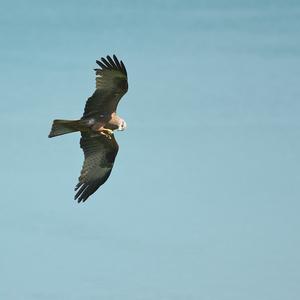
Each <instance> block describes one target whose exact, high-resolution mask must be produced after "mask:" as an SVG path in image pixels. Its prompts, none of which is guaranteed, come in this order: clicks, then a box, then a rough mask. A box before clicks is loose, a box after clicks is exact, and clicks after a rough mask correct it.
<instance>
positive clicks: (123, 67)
mask: <svg viewBox="0 0 300 300" xmlns="http://www.w3.org/2000/svg"><path fill="white" fill-rule="evenodd" d="M120 63H121V68H122V70H123V72H124V73H125V75H126V76H127V71H126V68H125V65H124V64H123V62H122V61H120Z"/></svg>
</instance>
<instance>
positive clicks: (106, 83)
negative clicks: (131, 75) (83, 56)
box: [82, 55, 128, 118]
mask: <svg viewBox="0 0 300 300" xmlns="http://www.w3.org/2000/svg"><path fill="white" fill-rule="evenodd" d="M96 62H97V64H98V65H99V66H100V69H95V71H96V90H95V92H94V94H93V95H92V96H91V97H90V98H89V99H88V100H87V102H86V105H85V109H84V114H83V117H82V118H89V117H93V116H98V115H99V114H109V115H110V114H111V113H113V112H115V111H116V109H117V106H118V103H119V101H120V99H121V98H122V96H123V95H124V94H125V93H126V92H127V90H128V80H127V71H126V68H125V66H124V64H123V62H122V61H119V60H118V59H117V57H116V56H115V55H113V58H111V57H110V56H107V57H106V59H105V58H103V57H102V58H101V61H98V60H96Z"/></svg>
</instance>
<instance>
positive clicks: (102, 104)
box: [49, 55, 128, 203]
mask: <svg viewBox="0 0 300 300" xmlns="http://www.w3.org/2000/svg"><path fill="white" fill-rule="evenodd" d="M96 63H97V64H98V65H99V67H100V68H99V69H95V71H96V90H95V92H94V93H93V95H92V96H91V97H90V98H88V100H87V102H86V104H85V109H84V113H83V116H82V118H81V119H80V120H54V121H53V124H52V128H51V131H50V134H49V138H52V137H55V136H59V135H63V134H66V133H71V132H80V133H81V139H80V147H81V148H82V150H83V152H84V163H83V166H82V170H81V174H80V176H79V182H78V184H77V185H76V187H75V191H77V192H76V195H75V200H77V201H78V203H79V202H84V201H86V200H87V199H88V197H89V196H91V195H92V194H93V193H94V192H95V191H96V190H97V189H98V188H99V187H100V186H101V185H102V184H103V183H104V182H105V181H106V180H107V179H108V177H109V175H110V173H111V170H112V168H113V165H114V161H115V158H116V155H117V153H118V149H119V146H118V143H117V142H116V139H115V137H114V133H113V132H114V130H125V128H126V122H125V121H124V120H123V119H122V118H120V117H119V116H118V115H117V113H116V110H117V106H118V103H119V101H120V99H121V98H122V96H123V95H124V94H125V93H126V92H127V90H128V80H127V71H126V68H125V66H124V64H123V62H122V61H121V60H120V61H119V60H118V59H117V57H116V56H115V55H113V57H112V58H111V57H110V56H107V57H106V58H103V57H102V58H101V61H98V60H96Z"/></svg>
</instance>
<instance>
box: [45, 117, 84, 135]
mask: <svg viewBox="0 0 300 300" xmlns="http://www.w3.org/2000/svg"><path fill="white" fill-rule="evenodd" d="M79 130H80V120H75V121H70V120H54V121H53V124H52V128H51V131H50V133H49V135H48V137H49V138H52V137H55V136H59V135H63V134H67V133H72V132H76V131H79Z"/></svg>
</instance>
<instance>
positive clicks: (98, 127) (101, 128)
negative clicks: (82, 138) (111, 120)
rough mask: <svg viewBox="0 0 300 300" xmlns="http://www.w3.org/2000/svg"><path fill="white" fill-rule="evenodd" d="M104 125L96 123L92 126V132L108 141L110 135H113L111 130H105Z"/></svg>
mask: <svg viewBox="0 0 300 300" xmlns="http://www.w3.org/2000/svg"><path fill="white" fill-rule="evenodd" d="M104 126H105V125H104V124H103V123H102V124H101V123H100V122H99V123H96V124H94V125H93V126H92V130H93V131H94V132H96V133H97V134H102V135H104V136H105V137H107V138H108V139H111V135H112V134H113V131H112V130H111V129H108V128H105V127H104Z"/></svg>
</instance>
